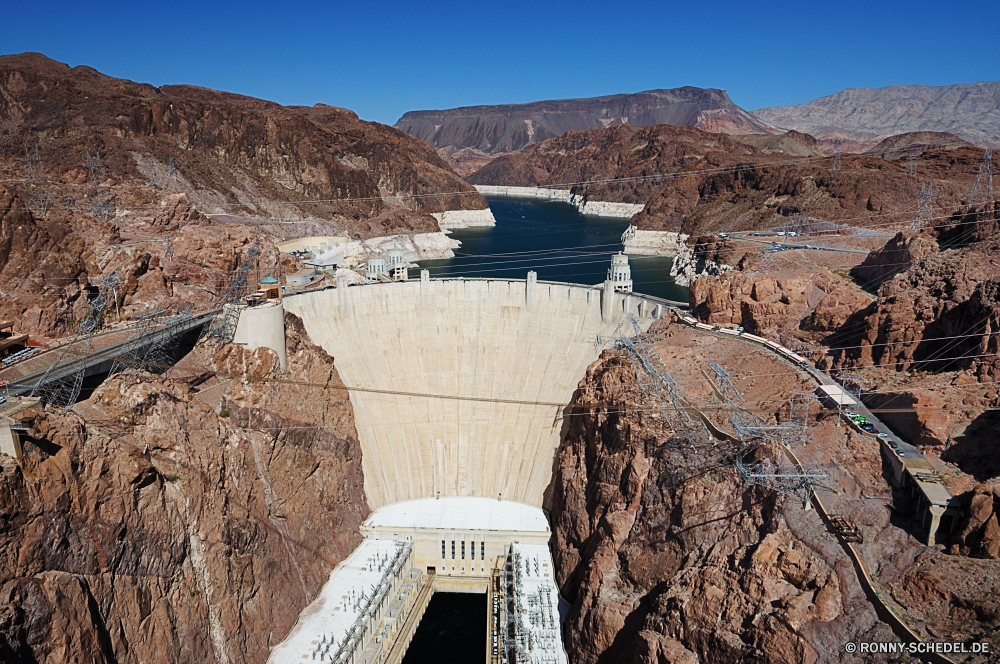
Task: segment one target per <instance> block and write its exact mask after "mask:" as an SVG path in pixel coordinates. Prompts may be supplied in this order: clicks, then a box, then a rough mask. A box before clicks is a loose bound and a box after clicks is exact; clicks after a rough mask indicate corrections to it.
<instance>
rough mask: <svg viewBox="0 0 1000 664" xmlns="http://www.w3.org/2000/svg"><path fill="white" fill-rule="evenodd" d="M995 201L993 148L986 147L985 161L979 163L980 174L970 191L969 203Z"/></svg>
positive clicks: (979, 203)
mask: <svg viewBox="0 0 1000 664" xmlns="http://www.w3.org/2000/svg"><path fill="white" fill-rule="evenodd" d="M992 202H993V150H992V148H986V154H984V155H983V162H982V163H981V164H979V175H977V176H976V182H975V184H973V185H972V191H970V192H969V205H968V207H970V208H971V207H972V206H973V205H981V204H985V203H992Z"/></svg>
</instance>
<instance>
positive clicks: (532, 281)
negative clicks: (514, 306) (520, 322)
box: [524, 271, 538, 309]
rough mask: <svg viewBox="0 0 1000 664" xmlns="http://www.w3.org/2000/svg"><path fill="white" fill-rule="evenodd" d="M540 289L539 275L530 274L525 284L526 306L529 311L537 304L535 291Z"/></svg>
mask: <svg viewBox="0 0 1000 664" xmlns="http://www.w3.org/2000/svg"><path fill="white" fill-rule="evenodd" d="M537 289H538V273H537V272H534V271H532V272H529V273H528V278H527V280H526V281H525V282H524V306H525V307H527V308H528V309H530V308H531V306H532V305H533V304H534V303H535V291H536V290H537Z"/></svg>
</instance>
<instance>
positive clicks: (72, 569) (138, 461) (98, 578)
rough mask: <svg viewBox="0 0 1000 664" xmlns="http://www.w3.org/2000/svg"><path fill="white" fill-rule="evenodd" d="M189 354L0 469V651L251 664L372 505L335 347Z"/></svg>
mask: <svg viewBox="0 0 1000 664" xmlns="http://www.w3.org/2000/svg"><path fill="white" fill-rule="evenodd" d="M286 322H287V326H288V357H289V369H288V373H287V374H284V373H281V372H280V370H279V368H278V366H277V359H276V356H275V355H274V354H273V353H272V352H271V351H269V350H266V349H260V350H257V351H255V352H253V353H250V352H247V351H245V350H243V349H242V348H241V347H239V346H224V347H221V348H214V349H210V348H207V347H198V348H197V349H196V350H195V351H193V352H192V353H191V354H190V355H189V356H188V357H186V358H185V359H184V360H182V361H181V362H180V363H179V364H178V365H177V366H175V367H174V368H173V369H171V370H170V371H169V373H168V374H166V375H165V376H162V377H158V378H153V377H150V376H145V377H143V378H140V379H139V380H138V381H133V382H132V384H131V385H129V386H128V387H127V388H126V387H125V386H124V383H123V379H122V378H120V377H116V378H113V379H111V380H109V381H108V382H107V383H106V384H104V385H102V386H101V387H100V388H98V390H97V391H96V392H95V393H94V395H93V396H92V397H91V398H90V399H89V400H87V401H85V402H82V403H81V404H78V405H77V406H76V407H75V408H74V410H72V411H70V412H68V413H65V414H63V413H61V412H55V411H52V410H46V411H42V410H36V411H34V412H32V413H29V416H30V417H29V419H30V422H31V429H30V431H29V436H30V439H29V441H28V442H27V443H26V445H25V448H26V450H25V456H24V458H23V459H22V461H21V463H20V464H18V463H16V462H14V461H13V460H12V459H9V458H7V457H3V459H2V466H0V496H2V498H0V659H3V661H5V662H39V663H42V662H44V663H52V664H56V663H61V662H88V663H89V662H123V663H124V662H153V661H155V662H177V663H181V662H190V663H192V664H194V663H198V664H201V663H203V662H222V663H229V664H242V663H252V662H263V661H264V660H265V659H266V657H267V654H268V650H269V647H270V646H271V645H273V644H275V643H277V642H278V641H280V640H281V638H283V637H284V635H285V633H286V632H287V631H288V629H289V628H290V627H291V625H292V624H293V623H294V621H295V620H296V618H297V616H298V614H299V612H300V611H301V609H302V608H303V607H304V606H305V605H306V604H307V603H308V602H309V601H311V600H312V599H313V598H314V597H315V596H316V593H317V592H318V590H319V588H320V587H321V585H322V584H323V583H324V582H325V580H326V576H327V574H328V573H329V572H330V570H331V569H332V568H333V567H334V566H335V565H336V564H337V562H338V561H340V560H342V559H343V558H344V557H346V555H348V554H349V553H350V551H351V550H352V549H353V548H354V547H355V546H356V545H357V544H358V542H359V541H360V534H359V531H358V526H359V524H360V523H361V521H362V519H363V518H365V516H366V515H367V513H368V507H367V505H366V503H365V499H364V491H363V478H362V473H361V451H360V448H359V446H358V439H357V434H356V432H355V428H354V418H353V414H352V410H351V406H350V403H349V401H348V398H347V393H346V392H344V391H338V390H337V389H336V388H337V387H338V386H339V385H340V384H341V383H340V380H339V378H338V376H337V372H336V369H335V368H334V365H333V358H331V357H330V356H329V355H327V354H326V353H325V352H324V351H323V350H322V349H320V348H318V347H316V346H314V345H313V344H312V343H311V342H310V341H309V338H308V336H307V335H306V334H305V331H304V329H303V328H302V327H301V323H300V322H299V321H298V319H296V318H294V317H292V316H290V315H288V316H287V318H286Z"/></svg>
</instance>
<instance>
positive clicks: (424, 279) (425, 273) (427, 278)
mask: <svg viewBox="0 0 1000 664" xmlns="http://www.w3.org/2000/svg"><path fill="white" fill-rule="evenodd" d="M430 282H431V271H430V270H421V271H420V287H421V288H423V285H424V284H429V283H430Z"/></svg>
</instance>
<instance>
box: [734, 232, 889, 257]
mask: <svg viewBox="0 0 1000 664" xmlns="http://www.w3.org/2000/svg"><path fill="white" fill-rule="evenodd" d="M748 235H749V233H748V232H739V233H730V235H729V237H731V238H733V239H735V240H742V241H744V242H757V243H759V244H766V245H768V246H771V247H774V245H775V244H780V245H781V246H780V247H774V248H775V249H778V250H780V251H790V250H792V249H812V250H814V251H835V252H839V253H842V254H863V255H865V256H867V255H868V254H870V253H871V252H870V251H866V250H864V249H844V248H843V247H824V246H822V245H818V244H804V243H801V242H799V241H798V240H797V239H796V241H795V242H788V236H787V235H785V236H781V237H779V236H775V237H773V238H771V239H767V240H761V239H758V238H755V237H748ZM781 240H783V241H781Z"/></svg>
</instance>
